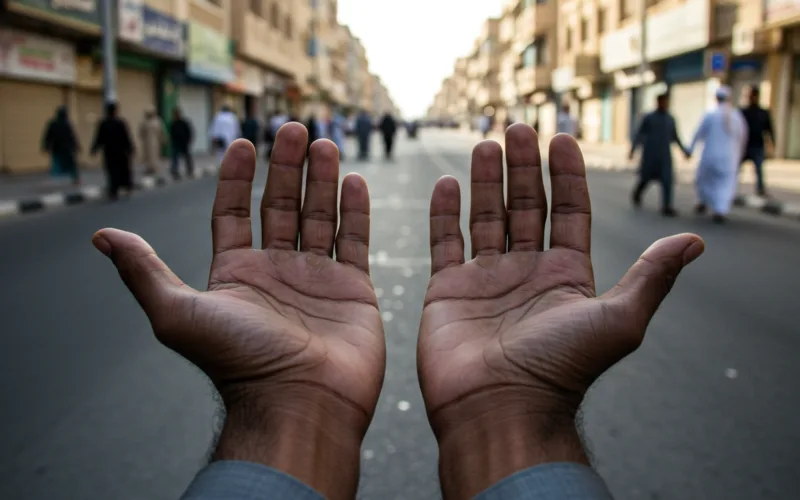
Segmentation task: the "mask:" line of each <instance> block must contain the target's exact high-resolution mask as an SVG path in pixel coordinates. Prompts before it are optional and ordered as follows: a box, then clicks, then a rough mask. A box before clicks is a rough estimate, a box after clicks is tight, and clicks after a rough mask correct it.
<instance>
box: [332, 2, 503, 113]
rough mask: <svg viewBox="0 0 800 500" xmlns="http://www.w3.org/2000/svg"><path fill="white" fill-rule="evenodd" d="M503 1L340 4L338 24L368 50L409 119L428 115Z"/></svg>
mask: <svg viewBox="0 0 800 500" xmlns="http://www.w3.org/2000/svg"><path fill="white" fill-rule="evenodd" d="M502 3H503V0H403V1H397V0H393V1H391V0H339V22H341V23H342V24H346V25H348V26H350V29H351V30H352V31H353V34H354V35H355V36H357V37H359V38H360V39H361V41H362V42H363V43H364V46H365V47H366V49H367V57H369V65H370V70H371V71H372V72H373V73H375V74H377V75H378V76H380V77H381V79H382V80H383V82H384V83H385V84H386V86H387V87H388V89H389V93H390V94H391V95H392V98H393V99H394V101H395V103H397V105H398V106H399V107H400V111H401V112H402V113H403V115H404V116H405V117H407V118H413V117H419V116H421V115H423V114H424V113H425V111H426V110H427V108H428V105H430V103H431V102H432V101H433V96H434V94H435V93H436V91H437V90H438V89H439V87H440V85H441V82H442V80H443V79H444V78H445V77H447V76H448V75H449V74H450V73H451V72H452V70H453V63H455V60H456V58H457V57H459V56H463V55H466V53H467V52H468V51H469V50H470V48H471V47H472V43H473V41H474V40H475V38H476V37H477V36H478V35H479V34H480V30H481V25H482V23H483V21H484V20H485V19H486V18H487V17H490V16H496V15H499V14H500V11H501V6H502Z"/></svg>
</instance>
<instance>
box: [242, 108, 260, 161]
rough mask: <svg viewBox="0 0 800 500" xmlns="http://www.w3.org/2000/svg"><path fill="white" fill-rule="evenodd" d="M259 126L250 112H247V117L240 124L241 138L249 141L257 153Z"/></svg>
mask: <svg viewBox="0 0 800 500" xmlns="http://www.w3.org/2000/svg"><path fill="white" fill-rule="evenodd" d="M260 128H261V125H260V124H259V123H258V120H256V117H255V116H254V115H253V113H252V112H251V111H248V112H247V117H246V118H245V120H244V121H243V122H242V138H243V139H247V140H248V141H250V142H251V143H252V144H253V146H255V148H256V151H258V136H259V133H260V130H259V129H260Z"/></svg>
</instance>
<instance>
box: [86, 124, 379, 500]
mask: <svg viewBox="0 0 800 500" xmlns="http://www.w3.org/2000/svg"><path fill="white" fill-rule="evenodd" d="M307 141H308V134H307V132H306V130H305V128H304V127H303V126H302V125H300V124H297V123H291V124H287V125H284V126H283V127H282V128H281V129H280V130H279V131H278V134H277V138H276V141H275V147H274V151H273V154H272V159H271V165H270V169H269V175H268V180H267V185H266V190H265V192H264V196H263V198H262V200H261V231H262V248H261V249H253V247H252V246H253V237H252V231H251V221H250V205H251V197H252V194H251V193H252V189H253V186H252V183H253V177H254V173H255V165H256V152H255V150H254V148H253V146H252V144H250V143H249V142H248V141H244V140H238V141H236V142H234V143H233V144H232V145H231V146H230V148H228V151H227V152H226V154H225V158H224V160H223V163H222V169H221V171H220V174H219V184H218V188H217V196H216V200H215V201H214V207H213V211H212V217H211V226H212V233H213V237H212V239H213V251H214V258H213V262H212V264H211V272H210V277H209V283H208V291H206V292H199V291H197V290H194V289H192V288H191V287H189V286H187V285H186V284H184V283H183V282H182V281H181V280H180V279H179V278H178V277H177V276H175V274H173V273H172V271H170V269H169V268H168V267H167V266H166V265H165V264H164V263H163V262H162V261H161V260H160V259H159V258H158V257H157V256H156V254H155V252H154V251H153V249H152V248H151V247H150V246H149V245H148V244H147V243H145V241H144V240H142V239H141V238H140V237H139V236H137V235H135V234H131V233H126V232H123V231H119V230H116V229H104V230H101V231H99V232H98V233H97V234H96V235H95V236H94V239H93V242H94V244H95V246H96V247H97V248H98V249H99V250H100V251H101V252H103V253H104V254H106V255H107V256H108V257H109V258H110V259H111V260H112V261H113V262H114V264H115V265H116V267H117V268H118V270H119V273H120V276H121V277H122V279H123V281H124V282H125V284H126V285H127V286H128V288H129V289H130V290H131V292H132V293H133V295H134V296H135V297H136V299H137V300H138V302H139V304H140V305H141V306H142V308H143V309H144V311H145V313H147V316H148V317H149V319H150V321H151V323H152V326H153V331H154V333H155V335H156V337H157V338H158V339H159V340H160V341H161V342H162V343H163V344H165V345H166V346H168V347H170V348H172V349H173V350H175V351H176V352H177V353H179V354H181V355H182V356H184V357H185V358H187V359H188V360H189V361H191V362H193V363H194V364H196V365H197V366H198V367H200V368H201V369H202V370H203V371H204V372H205V373H206V374H207V375H208V376H209V378H210V379H211V380H212V381H213V382H214V385H215V386H216V388H217V390H218V391H219V393H220V395H221V396H222V399H223V401H224V403H225V406H226V411H227V418H226V423H225V427H224V429H223V432H222V436H221V437H220V441H219V444H218V447H217V450H216V453H215V458H217V459H236V460H247V461H251V462H259V463H262V464H265V465H268V466H272V467H276V468H278V469H280V470H283V471H284V472H287V473H289V474H291V475H293V476H294V477H296V478H298V479H300V480H301V481H303V482H305V483H306V484H308V485H310V486H312V487H314V488H315V489H317V490H318V491H319V492H320V493H322V494H324V495H325V496H327V497H328V498H346V497H350V498H352V497H353V496H354V493H355V489H356V486H357V483H358V465H359V456H360V455H359V450H360V445H361V440H362V439H363V437H364V433H365V432H366V430H367V427H368V425H369V422H370V420H371V418H372V416H373V414H374V411H375V405H376V402H377V399H378V394H379V393H380V389H381V385H382V382H383V373H384V367H385V345H384V338H383V327H382V324H381V318H380V314H379V312H378V303H377V299H376V297H375V294H374V292H373V287H372V283H371V281H370V278H369V264H368V254H369V251H368V250H369V248H368V247H369V194H368V192H367V186H366V183H365V181H364V179H363V178H362V177H360V176H358V175H355V174H353V175H348V176H347V177H345V178H344V180H343V183H342V193H341V202H340V208H339V212H340V214H339V213H337V201H338V196H337V194H338V185H339V184H338V180H339V154H338V150H337V148H336V146H335V145H334V144H333V143H331V142H330V141H327V140H321V141H316V142H315V143H314V144H313V145H312V147H311V149H310V156H309V169H308V175H307V178H306V186H305V198H304V201H303V202H302V207H301V196H302V190H303V188H302V179H303V164H304V162H305V157H306V144H307ZM340 219H341V222H340V223H339V220H340ZM298 239H299V248H298ZM334 250H335V254H336V258H335V259H334V258H333V255H334Z"/></svg>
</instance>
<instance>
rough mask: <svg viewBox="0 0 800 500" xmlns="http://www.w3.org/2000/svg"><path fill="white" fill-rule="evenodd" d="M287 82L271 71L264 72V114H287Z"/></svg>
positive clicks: (284, 78) (281, 76)
mask: <svg viewBox="0 0 800 500" xmlns="http://www.w3.org/2000/svg"><path fill="white" fill-rule="evenodd" d="M289 83H290V82H289V80H288V79H287V78H286V77H284V76H283V75H280V74H278V73H276V72H274V71H272V70H269V69H266V70H264V99H263V105H264V107H263V108H262V111H263V113H264V114H269V113H276V112H287V111H288V110H289V105H288V103H287V102H286V91H287V88H288V86H289Z"/></svg>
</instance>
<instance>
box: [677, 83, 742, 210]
mask: <svg viewBox="0 0 800 500" xmlns="http://www.w3.org/2000/svg"><path fill="white" fill-rule="evenodd" d="M716 96H717V103H718V104H719V105H718V106H717V109H715V110H713V111H709V112H708V113H706V115H705V116H704V117H703V121H702V122H700V127H699V128H698V129H697V132H696V133H695V135H694V139H693V140H692V144H691V145H690V146H689V153H690V154H691V152H692V151H694V147H695V145H696V144H697V143H698V142H703V153H702V155H701V157H700V164H699V165H698V167H697V179H696V181H695V183H696V187H697V197H698V204H697V207H696V212H697V213H698V214H704V213H705V212H706V210H707V209H708V208H711V212H712V213H713V217H714V222H716V223H722V222H725V216H726V215H727V214H728V212H730V209H731V205H732V204H733V199H734V197H735V196H736V185H737V182H736V174H737V171H738V169H739V163H740V162H741V159H742V158H743V157H744V152H745V147H746V146H747V122H746V121H745V119H744V116H742V113H741V112H740V111H739V110H738V109H737V108H735V107H733V106H731V104H730V96H731V92H730V89H728V87H724V86H723V87H720V88H719V89H717V93H716Z"/></svg>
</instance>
